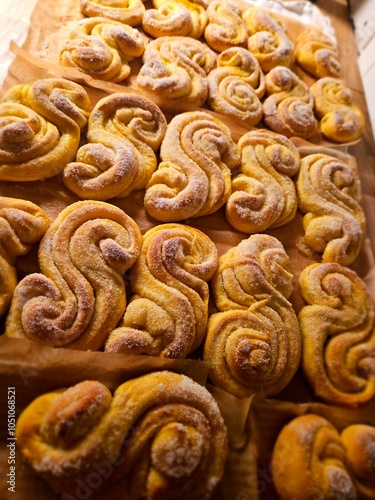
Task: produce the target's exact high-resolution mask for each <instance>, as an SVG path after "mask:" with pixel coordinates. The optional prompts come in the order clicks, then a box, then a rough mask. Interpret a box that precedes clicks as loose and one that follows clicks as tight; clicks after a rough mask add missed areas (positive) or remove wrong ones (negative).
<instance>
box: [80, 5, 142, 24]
mask: <svg viewBox="0 0 375 500" xmlns="http://www.w3.org/2000/svg"><path fill="white" fill-rule="evenodd" d="M80 6H81V11H82V13H83V14H85V15H86V16H88V17H105V18H107V19H112V20H113V21H118V22H120V23H123V24H128V25H129V26H137V25H139V24H141V23H142V18H143V14H144V13H145V10H146V8H145V6H144V5H143V2H142V0H80Z"/></svg>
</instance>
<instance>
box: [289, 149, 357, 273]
mask: <svg viewBox="0 0 375 500" xmlns="http://www.w3.org/2000/svg"><path fill="white" fill-rule="evenodd" d="M296 187H297V199H298V207H299V209H300V210H301V211H302V212H303V213H304V214H305V215H304V218H303V227H304V231H305V235H304V238H303V244H304V245H305V247H306V248H305V249H304V251H305V253H307V254H311V256H314V257H316V256H319V258H320V256H321V259H322V260H323V262H338V263H339V264H342V265H349V264H351V263H352V262H354V261H355V259H356V258H357V256H358V254H359V252H360V249H361V246H362V241H363V235H364V232H365V226H366V220H365V215H364V213H363V210H362V207H361V205H360V201H361V191H360V180H359V176H358V173H357V171H356V170H355V168H353V167H351V166H350V165H349V164H347V163H345V162H343V161H341V160H338V159H337V158H335V157H333V156H330V155H326V154H312V155H308V156H306V157H305V158H303V159H302V160H301V167H300V171H299V175H298V179H297V183H296Z"/></svg>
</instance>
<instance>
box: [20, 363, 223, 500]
mask: <svg viewBox="0 0 375 500" xmlns="http://www.w3.org/2000/svg"><path fill="white" fill-rule="evenodd" d="M16 437H17V445H18V447H19V449H20V450H21V452H22V454H23V456H24V458H25V459H26V461H27V462H28V463H29V464H30V465H31V466H32V467H33V469H34V470H35V472H37V473H38V474H39V475H41V476H42V477H43V478H44V479H45V480H47V481H48V482H49V484H50V485H51V486H52V488H53V489H54V490H55V491H56V492H58V493H60V494H62V493H64V494H65V495H75V494H76V493H75V491H76V488H77V484H80V481H84V480H85V479H86V478H87V477H88V476H89V475H91V473H93V472H95V473H96V474H97V473H98V467H102V468H103V469H104V470H105V471H107V472H108V471H109V472H110V473H108V474H104V475H103V476H101V479H102V482H101V484H100V485H99V486H98V490H97V491H98V493H100V491H104V493H103V494H105V491H106V489H107V488H108V487H109V486H110V485H111V484H114V483H116V482H119V481H121V483H120V484H121V485H122V486H123V491H126V492H127V498H131V499H133V500H135V499H136V498H150V499H151V498H153V499H156V498H161V496H162V495H168V496H167V498H169V499H184V500H188V499H189V500H190V499H198V498H199V499H203V498H209V497H210V496H211V494H212V493H213V490H214V489H215V487H216V485H217V484H218V482H219V480H220V479H221V477H222V475H223V471H224V465H225V461H226V456H227V431H226V428H225V425H224V422H223V419H222V417H221V414H220V411H219V408H218V406H217V403H216V402H215V400H214V398H213V397H212V396H211V394H210V393H209V392H208V391H207V389H205V388H204V387H202V386H200V385H199V384H197V383H196V382H194V381H193V380H192V379H190V378H189V377H186V376H184V375H179V374H176V373H172V372H167V371H161V372H155V373H150V374H147V375H143V376H141V377H138V378H135V379H133V380H129V381H127V382H125V383H124V384H122V385H121V386H119V387H118V389H117V390H116V391H115V393H114V395H113V396H112V395H111V393H110V391H109V390H108V389H107V388H106V387H105V386H104V385H102V384H101V383H99V382H94V381H85V382H81V383H80V384H77V385H75V386H73V387H71V388H69V389H67V390H61V391H55V392H51V393H47V394H44V395H42V396H40V397H39V398H37V399H36V400H34V401H33V402H32V403H31V404H30V405H29V406H28V407H27V408H26V409H25V410H24V411H23V413H22V414H21V415H20V417H19V419H18V421H17V427H16ZM95 466H96V468H95Z"/></svg>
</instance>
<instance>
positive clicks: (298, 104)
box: [263, 66, 318, 139]
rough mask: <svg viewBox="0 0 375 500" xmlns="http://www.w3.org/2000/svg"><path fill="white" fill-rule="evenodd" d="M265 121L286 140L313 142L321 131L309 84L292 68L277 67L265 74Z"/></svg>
mask: <svg viewBox="0 0 375 500" xmlns="http://www.w3.org/2000/svg"><path fill="white" fill-rule="evenodd" d="M265 78H266V95H267V97H266V99H265V101H264V102H263V119H264V122H265V123H266V125H267V126H268V127H269V128H270V129H271V130H273V131H274V132H277V133H279V134H283V135H285V136H286V137H293V136H296V137H302V138H304V139H310V138H311V137H312V136H313V135H314V134H316V133H317V131H318V123H317V120H316V118H315V115H314V97H313V95H312V93H311V92H310V90H309V88H308V86H307V85H306V83H304V82H303V81H302V80H301V79H300V78H298V76H297V75H296V74H295V73H294V72H293V71H292V70H290V69H289V68H286V67H284V66H277V67H276V68H274V69H273V70H271V71H270V72H269V73H268V74H267V75H266V77H265Z"/></svg>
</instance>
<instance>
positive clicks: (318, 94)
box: [310, 77, 365, 142]
mask: <svg viewBox="0 0 375 500" xmlns="http://www.w3.org/2000/svg"><path fill="white" fill-rule="evenodd" d="M310 90H311V92H312V94H313V96H314V102H315V104H314V109H315V114H316V116H317V117H318V118H319V119H320V123H319V128H320V131H321V132H322V134H323V135H324V136H326V137H327V138H328V139H331V140H332V141H336V142H349V141H354V140H356V139H358V137H359V136H360V135H361V134H362V132H363V128H364V124H365V122H364V116H363V114H362V111H361V110H360V109H359V108H358V106H356V105H355V104H354V102H353V93H352V91H351V90H350V88H349V87H347V86H346V85H345V84H344V82H342V81H341V80H337V79H335V78H329V77H327V78H321V79H320V80H318V81H317V82H315V83H314V84H313V85H312V86H311V87H310Z"/></svg>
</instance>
